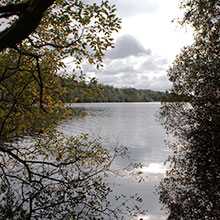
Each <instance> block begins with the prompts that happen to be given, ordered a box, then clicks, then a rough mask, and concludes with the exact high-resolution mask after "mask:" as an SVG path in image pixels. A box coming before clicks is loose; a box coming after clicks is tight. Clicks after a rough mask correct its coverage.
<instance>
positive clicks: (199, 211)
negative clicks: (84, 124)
mask: <svg viewBox="0 0 220 220" xmlns="http://www.w3.org/2000/svg"><path fill="white" fill-rule="evenodd" d="M219 6H220V5H219V1H217V0H212V1H211V0H199V1H195V0H191V1H183V2H182V8H184V9H185V15H184V18H183V20H182V21H181V23H182V24H184V23H190V24H191V25H192V26H193V27H194V29H195V35H194V43H193V44H192V45H191V46H188V47H185V48H183V50H182V52H181V53H180V55H178V56H177V58H176V60H175V61H174V63H173V66H172V67H171V68H170V70H169V72H168V76H169V79H170V81H171V82H172V83H173V86H172V89H171V93H172V94H175V95H176V97H178V96H179V97H185V98H184V100H185V101H184V102H181V100H180V101H179V102H172V103H164V104H163V106H162V109H161V113H160V116H161V117H162V118H163V124H164V125H165V128H166V130H167V132H168V133H170V134H172V135H173V136H174V137H175V141H174V142H173V143H172V144H171V148H172V149H173V153H174V155H173V156H172V157H170V159H169V162H170V168H169V170H168V172H167V175H166V178H164V179H163V180H162V181H161V184H160V186H159V188H158V191H159V194H160V201H161V202H162V203H163V204H164V206H165V207H166V208H167V209H168V214H169V215H168V219H213V220H214V219H219V217H220V209H219V201H220V179H219V176H220V169H219V167H220V164H219V161H220V160H219V159H220V148H219V146H220V143H219V140H220V139H219V138H220V115H219V112H220V104H219V92H220V85H219V80H220V78H219V76H220V72H219V70H220V59H219V58H220V42H219V41H220V33H219V30H220V29H219V27H220V20H219V16H220V8H219ZM186 101H187V102H186Z"/></svg>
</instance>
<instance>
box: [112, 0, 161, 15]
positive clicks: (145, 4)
mask: <svg viewBox="0 0 220 220" xmlns="http://www.w3.org/2000/svg"><path fill="white" fill-rule="evenodd" d="M111 2H114V3H115V4H116V8H118V13H117V14H118V15H119V16H121V17H130V16H134V15H136V14H140V13H150V12H154V11H156V10H157V9H158V8H159V6H158V5H157V4H156V3H155V1H153V0H138V1H134V0H126V1H125V0H112V1H111Z"/></svg>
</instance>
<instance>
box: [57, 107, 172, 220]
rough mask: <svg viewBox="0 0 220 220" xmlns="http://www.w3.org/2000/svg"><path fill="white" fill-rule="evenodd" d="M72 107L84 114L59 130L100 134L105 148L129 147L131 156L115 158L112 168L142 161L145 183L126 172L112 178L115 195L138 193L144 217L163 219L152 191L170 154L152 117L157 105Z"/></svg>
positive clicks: (161, 131)
mask: <svg viewBox="0 0 220 220" xmlns="http://www.w3.org/2000/svg"><path fill="white" fill-rule="evenodd" d="M74 106H76V107H77V108H78V107H83V108H84V110H85V111H86V114H85V117H84V118H72V119H71V120H68V121H65V122H64V124H63V125H62V126H61V127H62V129H61V130H63V131H64V132H65V133H70V134H71V135H74V134H76V135H78V134H80V133H82V132H84V133H88V134H90V137H91V136H92V137H97V136H101V137H102V138H103V139H102V144H104V146H106V147H108V149H111V147H113V148H114V147H115V146H117V147H119V146H121V145H123V146H126V147H128V151H129V155H130V158H124V159H122V158H117V159H116V160H115V161H114V164H113V168H125V167H126V166H127V165H128V164H129V163H131V162H137V163H142V164H143V167H142V169H140V170H139V171H141V172H143V176H147V178H146V181H145V182H141V183H138V181H137V180H135V179H134V178H132V177H131V176H130V175H129V174H128V175H127V176H125V177H123V178H120V177H117V178H114V177H112V178H111V183H112V185H113V191H114V195H120V194H121V193H123V194H126V195H128V194H129V195H133V194H135V193H137V194H138V195H139V196H140V197H142V198H143V203H142V208H143V209H147V210H148V215H146V216H143V217H142V218H143V220H164V219H165V214H164V212H163V211H161V210H160V208H161V206H160V204H159V203H158V201H159V199H158V196H157V195H156V194H155V193H154V192H155V186H156V185H158V184H159V182H160V180H161V178H163V177H164V174H165V171H166V168H165V166H164V165H163V162H164V160H166V159H167V157H168V155H169V153H170V151H169V150H168V149H167V148H166V147H165V144H164V138H165V137H166V136H165V132H164V129H163V128H162V126H160V124H159V123H157V122H156V120H155V113H156V112H157V111H158V110H159V108H160V104H159V103H90V104H86V103H83V104H74ZM137 171H138V170H137ZM140 218H141V217H140ZM140 218H136V219H132V220H139V219H140ZM129 220H130V219H129Z"/></svg>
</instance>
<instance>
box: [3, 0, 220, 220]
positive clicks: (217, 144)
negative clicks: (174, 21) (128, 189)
mask: <svg viewBox="0 0 220 220" xmlns="http://www.w3.org/2000/svg"><path fill="white" fill-rule="evenodd" d="M180 7H181V8H182V9H183V11H184V15H183V17H182V18H180V19H179V21H178V22H179V24H180V25H182V26H184V25H191V26H192V27H193V28H194V43H193V44H192V45H190V46H187V47H184V48H183V49H182V51H181V53H180V54H179V55H177V57H176V59H175V61H174V62H173V64H172V66H171V67H170V69H169V70H168V77H169V80H170V81H171V83H172V88H171V89H170V91H168V92H167V93H166V95H168V96H169V95H170V97H172V98H173V100H169V99H168V100H166V99H165V100H166V101H165V102H163V103H162V107H161V110H160V115H159V118H160V119H161V123H162V124H163V125H164V127H165V129H166V132H167V134H169V135H171V136H172V137H174V138H173V141H171V142H168V143H167V144H168V145H169V147H170V149H172V150H173V155H172V156H171V157H170V158H169V159H168V162H167V163H168V170H167V173H166V176H165V177H164V178H163V179H162V180H161V183H160V185H159V187H158V188H157V191H158V194H159V197H160V202H161V203H162V205H163V206H164V208H165V209H166V210H167V213H168V217H167V219H169V220H177V219H178V220H179V219H181V220H194V219H196V220H200V219H201V220H203V219H204V220H205V219H206V220H207V219H208V220H219V219H220V104H219V97H220V96H219V94H220V83H219V82H220V72H219V70H220V42H219V41H220V3H219V0H181V1H180ZM0 21H2V22H3V23H4V25H3V28H2V27H1V28H2V29H1V30H0V191H1V193H0V216H1V219H2V220H17V219H19V220H20V219H22V220H40V219H42V220H43V219H54V220H55V219H56V220H59V219H60V220H61V219H70V220H79V219H84V220H87V219H88V220H100V219H123V218H124V216H126V217H127V218H129V219H133V218H134V217H135V216H137V215H138V214H143V215H144V214H145V213H146V211H145V210H142V209H140V206H139V204H140V202H141V201H142V199H141V198H140V197H139V196H138V195H134V196H130V197H127V196H126V195H117V196H116V197H115V200H114V202H113V203H112V202H111V201H109V199H108V198H109V195H110V194H111V193H112V191H113V189H112V187H111V184H110V183H109V181H108V178H109V176H110V175H116V176H117V175H120V176H123V175H125V171H129V174H130V175H132V176H134V177H135V178H137V180H138V181H142V178H141V176H140V175H139V174H140V173H138V172H134V173H133V172H131V171H132V170H136V169H137V168H139V167H141V164H135V163H134V164H130V165H129V166H128V167H126V168H125V169H123V170H115V169H114V168H112V163H113V162H114V160H115V159H116V158H121V157H126V156H127V149H126V148H125V147H120V146H115V147H112V149H111V150H109V149H106V148H105V147H104V146H103V145H102V143H101V140H100V139H99V138H96V139H95V140H91V139H90V138H88V136H87V135H81V136H72V137H66V136H65V135H64V134H62V133H60V132H58V131H57V130H56V126H57V125H58V124H59V123H60V121H61V120H62V119H63V118H67V117H70V116H72V114H73V113H72V111H71V109H69V108H68V107H66V105H65V103H66V102H89V101H94V99H95V101H105V102H106V101H108V102H111V101H114V102H118V101H133V100H135V101H139V100H140V101H160V100H162V98H163V94H162V93H160V92H152V91H148V90H146V91H145V90H136V89H132V88H124V89H118V88H113V87H112V86H103V88H101V87H100V86H99V84H98V82H97V81H96V79H90V80H89V81H88V79H87V77H86V75H84V73H82V70H81V64H82V63H83V62H89V63H90V64H91V65H94V66H95V67H96V68H97V69H99V68H100V67H101V66H102V61H103V56H104V54H105V52H106V50H107V49H108V48H112V47H114V43H113V42H114V39H113V37H112V35H113V33H114V32H117V31H119V30H120V25H121V19H120V18H118V17H117V15H116V7H115V5H111V4H110V3H109V1H102V2H101V3H100V4H96V3H93V4H89V3H87V1H83V0H82V1H81V0H0ZM15 36H16V37H15ZM67 57H71V58H72V62H73V63H74V65H75V70H74V71H73V73H72V75H71V77H69V76H67V73H66V71H65V67H66V66H65V62H64V59H65V58H67ZM79 73H80V74H79ZM85 94H86V95H85ZM103 94H104V95H103ZM94 97H95V98H94ZM126 175H128V172H126Z"/></svg>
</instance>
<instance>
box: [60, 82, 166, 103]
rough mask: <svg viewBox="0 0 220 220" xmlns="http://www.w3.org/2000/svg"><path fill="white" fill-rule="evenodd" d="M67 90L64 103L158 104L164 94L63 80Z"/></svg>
mask: <svg viewBox="0 0 220 220" xmlns="http://www.w3.org/2000/svg"><path fill="white" fill-rule="evenodd" d="M63 84H65V85H64V86H65V87H66V88H67V90H66V95H65V96H64V97H63V99H64V100H65V102H159V101H162V100H163V99H164V96H165V93H164V92H159V91H152V90H149V89H135V88H115V87H113V86H109V85H99V84H98V83H97V82H96V81H93V82H92V83H89V84H85V83H82V84H77V83H75V86H73V84H72V83H71V80H63Z"/></svg>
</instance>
